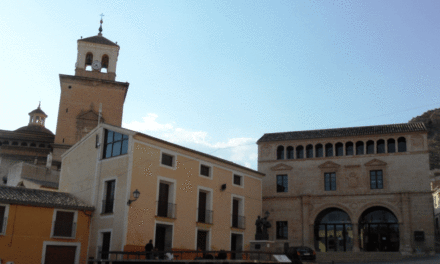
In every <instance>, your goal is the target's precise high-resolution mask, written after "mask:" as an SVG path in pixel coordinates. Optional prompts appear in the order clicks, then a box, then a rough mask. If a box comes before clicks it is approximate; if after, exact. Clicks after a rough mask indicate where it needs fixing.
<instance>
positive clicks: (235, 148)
mask: <svg viewBox="0 0 440 264" xmlns="http://www.w3.org/2000/svg"><path fill="white" fill-rule="evenodd" d="M157 118H158V115H156V114H153V113H149V114H147V116H145V117H143V118H142V121H141V122H139V121H133V122H131V123H123V124H122V126H123V127H125V128H128V129H131V130H134V131H139V132H143V133H147V134H150V135H152V136H155V137H158V138H161V139H164V140H167V141H170V142H173V143H175V144H181V145H185V144H186V145H191V148H193V149H196V150H198V149H197V146H199V148H203V149H206V148H210V149H212V150H213V151H212V152H211V153H212V155H215V156H222V157H223V158H224V159H227V160H230V161H232V162H235V163H238V164H241V165H243V166H246V167H249V168H253V169H256V161H257V158H258V155H257V145H256V144H255V142H256V139H254V138H246V137H239V138H229V139H226V140H225V141H223V142H210V140H209V136H208V133H207V132H205V131H190V130H187V129H184V128H179V127H174V126H173V125H172V124H171V123H165V124H161V123H159V122H158V121H156V119H157ZM194 145H195V147H194ZM214 152H215V153H214ZM207 154H210V153H209V152H208V153H207ZM252 165H253V166H252Z"/></svg>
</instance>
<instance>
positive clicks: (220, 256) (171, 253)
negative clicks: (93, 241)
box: [89, 247, 282, 263]
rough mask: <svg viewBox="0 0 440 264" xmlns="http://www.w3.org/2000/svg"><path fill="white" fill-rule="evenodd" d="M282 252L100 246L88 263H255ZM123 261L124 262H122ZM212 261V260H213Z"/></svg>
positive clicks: (272, 260)
mask: <svg viewBox="0 0 440 264" xmlns="http://www.w3.org/2000/svg"><path fill="white" fill-rule="evenodd" d="M279 254H282V253H280V252H261V251H224V250H220V251H200V250H198V251H195V250H188V251H175V250H167V251H154V252H146V251H142V252H127V251H106V252H103V251H102V247H98V258H97V259H90V260H89V263H100V261H107V262H109V263H112V261H115V262H117V261H121V260H130V262H136V261H139V262H143V263H145V260H147V261H148V260H150V261H151V260H162V261H166V260H170V261H171V260H180V261H182V260H195V261H201V262H206V260H211V261H214V260H220V261H225V260H238V261H240V263H255V262H275V258H274V257H273V255H279ZM124 263H125V262H124ZM213 263H214V262H213Z"/></svg>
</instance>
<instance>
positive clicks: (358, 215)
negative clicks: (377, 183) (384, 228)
mask: <svg viewBox="0 0 440 264" xmlns="http://www.w3.org/2000/svg"><path fill="white" fill-rule="evenodd" d="M371 207H383V208H386V209H388V210H390V211H391V212H392V213H393V214H394V215H395V216H396V217H397V222H398V223H399V224H401V223H402V214H401V212H400V210H398V209H397V208H395V206H393V205H391V204H388V203H384V202H372V203H367V204H365V205H363V206H361V207H359V209H358V210H356V213H355V214H354V216H355V217H356V218H353V222H354V223H359V221H360V220H361V219H360V218H361V216H362V214H363V213H364V212H365V211H366V210H368V209H369V208H371ZM355 221H356V222H355Z"/></svg>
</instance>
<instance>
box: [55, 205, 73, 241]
mask: <svg viewBox="0 0 440 264" xmlns="http://www.w3.org/2000/svg"><path fill="white" fill-rule="evenodd" d="M75 229H76V223H75V212H66V211H56V216H55V221H54V223H53V237H74V236H75Z"/></svg>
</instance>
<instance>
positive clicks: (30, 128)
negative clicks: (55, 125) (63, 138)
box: [15, 125, 54, 136]
mask: <svg viewBox="0 0 440 264" xmlns="http://www.w3.org/2000/svg"><path fill="white" fill-rule="evenodd" d="M15 132H30V133H38V134H48V135H51V136H53V135H54V134H53V133H52V132H51V131H50V130H49V129H47V128H45V127H43V126H38V125H28V126H24V127H20V128H19V129H17V130H15Z"/></svg>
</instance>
